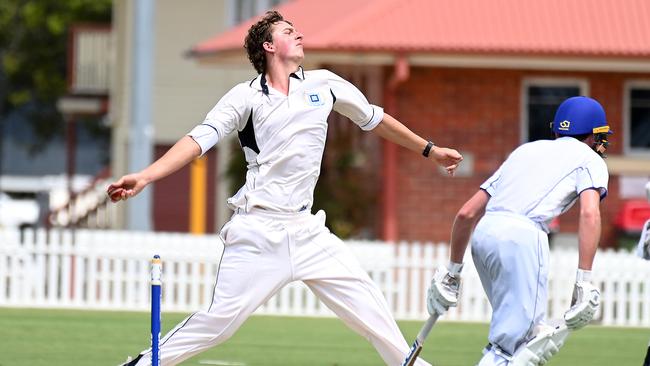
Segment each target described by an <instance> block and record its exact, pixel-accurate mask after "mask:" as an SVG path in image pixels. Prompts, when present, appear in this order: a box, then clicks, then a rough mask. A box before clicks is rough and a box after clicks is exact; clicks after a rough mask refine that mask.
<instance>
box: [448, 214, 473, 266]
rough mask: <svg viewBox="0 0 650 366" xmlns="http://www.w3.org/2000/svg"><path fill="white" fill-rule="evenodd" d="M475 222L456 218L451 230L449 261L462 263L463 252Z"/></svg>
mask: <svg viewBox="0 0 650 366" xmlns="http://www.w3.org/2000/svg"><path fill="white" fill-rule="evenodd" d="M475 223H476V221H473V220H467V219H461V220H459V219H458V218H456V220H454V226H453V227H452V229H451V248H450V252H451V253H450V255H449V260H451V261H452V262H454V263H463V257H465V251H466V250H467V244H468V243H469V238H470V236H471V235H472V229H473V228H474V224H475Z"/></svg>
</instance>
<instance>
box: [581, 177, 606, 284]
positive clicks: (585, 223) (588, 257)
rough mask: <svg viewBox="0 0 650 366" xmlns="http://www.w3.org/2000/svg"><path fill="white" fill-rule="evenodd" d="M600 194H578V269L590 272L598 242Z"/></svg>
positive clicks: (596, 192) (588, 190) (587, 192)
mask: <svg viewBox="0 0 650 366" xmlns="http://www.w3.org/2000/svg"><path fill="white" fill-rule="evenodd" d="M600 230H601V228H600V194H599V192H598V191H597V190H595V189H587V190H585V191H583V192H582V193H580V220H579V227H578V250H579V254H578V268H580V269H583V270H588V271H590V270H591V265H592V264H593V262H594V256H595V255H596V250H597V249H598V242H599V241H600Z"/></svg>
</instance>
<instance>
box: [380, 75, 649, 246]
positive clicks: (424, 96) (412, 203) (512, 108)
mask: <svg viewBox="0 0 650 366" xmlns="http://www.w3.org/2000/svg"><path fill="white" fill-rule="evenodd" d="M389 72H390V70H387V74H388V73H389ZM649 76H650V75H637V74H610V73H596V72H594V73H579V72H555V71H548V72H542V71H523V70H479V69H453V68H412V69H411V76H410V78H409V80H408V81H407V82H405V83H403V84H401V85H400V88H399V90H398V112H397V117H398V119H399V120H401V121H403V122H404V123H405V124H406V125H407V126H409V128H411V129H412V130H413V131H415V132H416V133H418V134H420V135H421V136H425V137H430V138H431V139H432V140H433V141H434V142H435V143H436V144H437V145H440V146H449V147H454V148H456V149H458V150H462V151H467V152H471V153H472V154H473V155H474V171H473V175H472V176H471V177H458V178H449V177H446V176H443V175H442V174H440V172H439V171H438V170H437V169H435V168H433V167H432V165H430V163H429V164H428V162H427V161H425V160H424V159H418V158H417V157H416V156H415V155H413V153H412V152H410V151H407V150H406V149H400V150H399V153H398V154H399V156H398V161H399V162H400V164H399V167H398V173H399V174H398V197H400V198H399V200H398V220H399V223H398V227H399V228H398V232H399V238H400V239H403V240H420V241H424V240H432V241H445V242H447V241H448V240H449V232H450V228H451V224H452V222H453V218H454V215H455V214H456V212H457V210H458V209H459V208H460V207H461V205H462V204H463V203H464V202H465V200H467V199H468V198H469V197H470V196H471V195H472V194H473V193H474V192H475V191H476V190H477V189H478V187H479V185H480V184H481V183H482V182H483V181H484V180H485V179H487V178H488V177H489V176H490V175H491V174H492V172H493V171H494V170H496V169H497V168H498V166H499V165H500V164H501V162H502V161H503V160H504V159H505V158H506V157H507V155H508V154H509V153H510V152H511V151H512V150H513V149H514V148H515V147H516V146H518V145H519V143H520V141H521V140H520V118H521V116H520V114H521V107H522V106H521V103H522V101H521V93H522V85H523V79H524V78H526V77H549V78H550V77H570V78H580V79H585V80H587V81H588V84H589V90H590V95H591V96H592V97H594V98H596V99H597V100H599V101H600V102H601V103H602V104H603V106H604V108H605V110H606V112H607V116H608V120H609V124H610V126H611V127H612V129H613V130H614V131H615V132H617V133H615V134H614V135H613V137H612V139H611V142H612V145H611V147H610V150H609V151H610V153H611V154H614V155H618V154H621V153H622V132H623V128H622V119H623V106H622V103H623V92H624V89H623V87H624V82H625V81H626V80H628V79H638V78H642V77H645V78H648V77H649ZM620 205H621V200H620V199H619V198H618V178H617V177H616V176H610V185H609V195H608V198H607V199H606V200H605V201H604V204H603V205H602V206H601V207H602V218H603V235H602V240H601V246H611V245H613V244H615V243H616V232H615V229H614V227H613V225H612V223H613V219H614V216H615V215H616V212H617V211H618V209H619V207H620ZM576 207H577V206H576ZM576 211H577V210H576V209H575V208H573V209H572V210H571V212H569V213H567V214H565V215H564V216H562V218H561V220H560V223H561V232H577V212H576Z"/></svg>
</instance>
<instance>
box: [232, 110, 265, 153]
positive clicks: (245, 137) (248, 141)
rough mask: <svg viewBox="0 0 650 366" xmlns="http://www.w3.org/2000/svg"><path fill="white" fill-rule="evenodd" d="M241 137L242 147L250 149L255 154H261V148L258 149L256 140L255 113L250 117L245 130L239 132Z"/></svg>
mask: <svg viewBox="0 0 650 366" xmlns="http://www.w3.org/2000/svg"><path fill="white" fill-rule="evenodd" d="M237 134H238V135H239V144H240V145H241V147H248V148H249V149H251V150H253V151H255V153H257V154H259V153H260V148H259V147H257V141H256V140H255V129H254V128H253V111H251V114H250V115H249V116H248V121H247V122H246V127H244V129H243V130H241V131H238V132H237Z"/></svg>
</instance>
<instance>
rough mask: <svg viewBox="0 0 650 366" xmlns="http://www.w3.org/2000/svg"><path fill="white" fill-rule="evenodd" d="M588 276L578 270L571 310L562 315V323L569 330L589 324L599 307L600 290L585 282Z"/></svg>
mask: <svg viewBox="0 0 650 366" xmlns="http://www.w3.org/2000/svg"><path fill="white" fill-rule="evenodd" d="M589 276H590V273H589V272H588V271H582V270H578V280H577V281H576V283H575V285H574V286H573V297H572V299H571V308H570V309H569V310H568V311H567V312H566V313H564V321H565V322H566V325H567V327H569V329H571V330H577V329H580V328H582V327H584V326H585V325H587V324H589V322H590V321H591V320H592V319H593V318H594V314H595V313H596V310H598V307H599V306H600V290H599V289H598V288H597V287H596V286H594V285H593V284H591V282H590V281H589V280H585V278H588V277H589Z"/></svg>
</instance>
